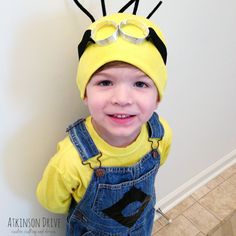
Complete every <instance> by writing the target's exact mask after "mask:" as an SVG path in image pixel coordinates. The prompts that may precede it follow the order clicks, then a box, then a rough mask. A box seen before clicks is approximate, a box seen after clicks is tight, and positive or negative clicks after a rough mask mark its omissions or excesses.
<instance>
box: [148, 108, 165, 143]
mask: <svg viewBox="0 0 236 236" xmlns="http://www.w3.org/2000/svg"><path fill="white" fill-rule="evenodd" d="M148 130H149V138H151V139H152V138H157V139H160V140H161V139H162V138H163V136H164V128H163V125H162V124H161V122H160V120H159V116H158V115H157V113H156V112H154V113H153V115H152V117H151V118H150V119H149V121H148Z"/></svg>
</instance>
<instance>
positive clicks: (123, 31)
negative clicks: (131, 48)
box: [78, 19, 167, 64]
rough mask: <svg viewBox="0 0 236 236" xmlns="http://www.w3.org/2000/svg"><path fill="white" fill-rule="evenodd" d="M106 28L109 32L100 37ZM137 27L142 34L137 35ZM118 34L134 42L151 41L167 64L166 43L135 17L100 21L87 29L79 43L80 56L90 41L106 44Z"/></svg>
mask: <svg viewBox="0 0 236 236" xmlns="http://www.w3.org/2000/svg"><path fill="white" fill-rule="evenodd" d="M106 28H110V30H109V32H108V33H107V34H106V35H105V37H104V36H103V37H102V38H100V37H99V33H100V32H102V31H103V30H104V29H106ZM132 28H133V29H135V32H136V35H134V33H132ZM137 29H138V31H139V32H141V34H140V33H139V35H137ZM118 36H121V37H122V38H123V39H125V40H126V41H129V42H131V43H133V44H141V43H142V42H143V41H144V40H147V41H151V42H152V44H153V45H154V46H155V47H156V48H157V50H158V51H159V53H160V55H161V57H162V59H163V61H164V64H166V60H167V49H166V46H165V44H164V43H163V42H162V40H161V39H160V37H159V36H158V35H157V33H156V32H155V30H154V29H153V28H152V27H147V26H146V25H145V24H143V23H142V22H140V21H138V20H134V19H126V20H123V21H121V22H120V23H119V24H116V22H114V21H111V20H104V21H101V22H100V23H98V24H97V25H96V26H95V28H94V29H92V30H91V29H88V30H86V31H85V33H84V35H83V38H82V40H81V42H80V44H79V45H78V54H79V58H81V56H82V55H83V53H84V51H85V49H86V47H87V46H88V44H89V43H93V44H98V45H101V46H105V45H108V44H110V43H112V42H114V41H116V40H117V38H118Z"/></svg>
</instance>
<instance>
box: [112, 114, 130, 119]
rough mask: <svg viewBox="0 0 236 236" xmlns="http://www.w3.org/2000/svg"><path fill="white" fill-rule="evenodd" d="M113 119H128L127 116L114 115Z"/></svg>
mask: <svg viewBox="0 0 236 236" xmlns="http://www.w3.org/2000/svg"><path fill="white" fill-rule="evenodd" d="M114 117H116V118H119V119H124V118H127V117H129V115H114Z"/></svg>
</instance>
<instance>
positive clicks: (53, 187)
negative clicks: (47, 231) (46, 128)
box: [36, 142, 79, 214]
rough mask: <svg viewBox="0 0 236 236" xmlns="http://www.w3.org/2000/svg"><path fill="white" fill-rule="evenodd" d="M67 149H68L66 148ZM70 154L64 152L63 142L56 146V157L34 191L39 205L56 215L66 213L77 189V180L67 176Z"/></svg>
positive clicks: (50, 162)
mask: <svg viewBox="0 0 236 236" xmlns="http://www.w3.org/2000/svg"><path fill="white" fill-rule="evenodd" d="M67 149H68V148H67ZM69 156H70V153H68V151H65V147H64V145H63V142H62V143H61V145H60V143H59V144H58V151H57V153H56V155H55V156H54V157H53V158H52V159H51V160H50V161H49V163H48V165H47V167H46V169H45V171H44V173H43V177H42V179H41V181H40V182H39V184H38V186H37V190H36V196H37V198H38V201H39V203H40V204H41V205H42V206H43V207H44V208H46V209H47V210H48V211H50V212H53V213H58V214H65V213H67V212H68V210H69V207H70V203H71V199H72V194H73V191H74V189H75V188H77V187H78V185H79V183H78V180H76V179H74V178H71V177H70V175H68V174H67V169H68V166H66V164H67V163H68V161H65V160H63V159H65V158H69Z"/></svg>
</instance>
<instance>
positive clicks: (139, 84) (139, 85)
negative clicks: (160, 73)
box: [135, 81, 148, 88]
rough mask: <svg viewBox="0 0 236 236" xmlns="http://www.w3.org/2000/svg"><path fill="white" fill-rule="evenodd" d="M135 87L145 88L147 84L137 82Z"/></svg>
mask: <svg viewBox="0 0 236 236" xmlns="http://www.w3.org/2000/svg"><path fill="white" fill-rule="evenodd" d="M135 86H136V87H138V88H147V87H148V84H146V83H144V82H142V81H138V82H136V83H135Z"/></svg>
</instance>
